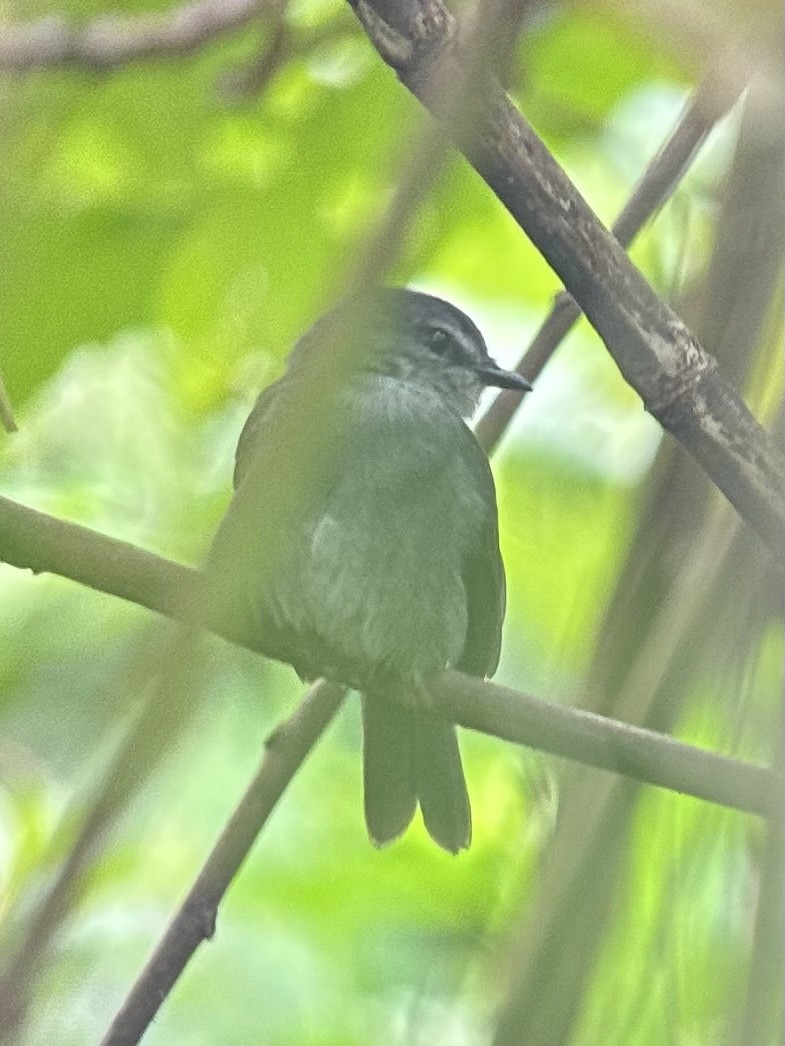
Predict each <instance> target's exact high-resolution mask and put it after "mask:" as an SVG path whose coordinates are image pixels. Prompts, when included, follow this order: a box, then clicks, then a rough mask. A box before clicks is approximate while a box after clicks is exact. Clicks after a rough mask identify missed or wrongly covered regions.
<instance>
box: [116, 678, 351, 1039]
mask: <svg viewBox="0 0 785 1046" xmlns="http://www.w3.org/2000/svg"><path fill="white" fill-rule="evenodd" d="M344 693H345V692H344V691H343V690H342V689H341V688H340V687H336V686H332V685H331V684H329V683H324V682H320V683H317V684H316V685H315V686H314V687H313V688H312V689H311V690H310V691H309V692H308V693H307V694H306V695H305V697H304V699H303V701H302V703H301V704H300V706H299V708H298V709H297V710H296V711H295V713H294V714H293V715H292V716H290V717H289V719H287V720H286V722H285V723H283V724H282V725H281V726H279V727H278V728H277V729H276V730H275V732H274V733H273V734H272V735H271V736H270V737H269V738H268V740H267V745H266V747H265V751H264V756H263V758H262V761H261V764H260V766H259V769H258V770H257V772H256V775H255V776H254V778H253V780H252V781H251V783H250V785H249V786H248V788H247V789H246V792H245V794H244V795H243V797H242V799H241V800H240V803H239V804H238V806H237V808H236V809H235V811H234V813H233V814H232V816H231V818H230V820H229V822H228V823H227V825H226V827H225V828H224V830H223V831H222V832H221V835H220V837H219V839H218V841H217V842H216V844H215V846H214V847H213V849H212V852H211V853H210V856H209V857H208V859H207V861H206V863H205V865H204V867H203V868H202V870H201V872H200V873H199V875H198V876H197V878H196V880H195V881H194V884H193V886H192V887H191V889H190V890H189V892H188V896H187V897H186V899H185V901H184V902H183V904H182V905H181V906H180V908H179V909H178V911H177V914H176V915H175V917H174V919H173V920H172V922H171V923H170V924H169V926H168V928H167V930H166V932H165V933H164V935H163V937H162V938H161V940H160V941H159V942H158V945H157V947H156V949H155V951H154V953H153V955H152V956H151V957H150V959H149V960H148V962H147V964H146V965H145V967H144V969H143V970H142V972H141V974H140V975H139V977H138V979H137V981H136V983H135V984H134V986H133V988H132V989H131V991H130V993H129V995H128V997H127V998H126V1000H125V1002H124V1003H123V1005H122V1008H121V1009H120V1010H119V1011H118V1013H117V1015H116V1016H115V1018H114V1020H113V1021H112V1024H111V1026H110V1028H109V1030H108V1031H107V1033H106V1035H105V1037H104V1038H103V1040H102V1046H131V1044H133V1043H137V1042H138V1041H139V1039H140V1038H141V1037H142V1035H143V1034H144V1031H145V1030H146V1028H147V1027H148V1025H149V1024H150V1022H151V1021H152V1020H153V1018H154V1017H155V1015H156V1013H157V1012H158V1010H159V1009H160V1007H161V1004H162V1003H163V1001H164V999H165V998H166V997H167V995H168V994H169V992H170V991H171V989H172V987H173V986H174V984H175V982H176V981H177V978H178V977H179V976H180V974H181V973H182V972H183V970H184V969H185V967H186V965H187V963H188V961H189V960H190V958H191V956H192V955H193V954H194V952H195V951H196V949H197V948H198V947H199V945H200V944H201V943H202V942H203V941H206V940H210V939H211V938H212V936H213V933H214V931H215V921H216V917H217V913H218V906H219V904H220V903H221V901H222V900H223V897H224V894H225V893H226V891H227V890H228V888H229V886H230V884H231V882H232V880H233V879H234V877H235V875H236V874H237V872H238V871H239V870H240V867H241V866H242V864H243V862H244V860H245V858H246V856H247V855H248V853H249V851H250V849H251V847H252V846H253V844H254V842H255V841H256V838H257V836H258V835H259V833H260V832H261V830H262V828H263V827H264V825H265V823H266V822H267V819H268V817H269V816H270V814H271V813H272V811H273V809H274V808H275V805H276V803H277V802H278V800H279V799H280V798H281V796H282V795H283V793H284V791H285V790H286V788H287V786H288V785H289V783H290V782H291V780H292V778H293V777H294V775H295V774H296V773H297V771H298V770H299V769H300V767H301V766H302V764H303V762H304V761H305V759H306V757H307V755H308V754H309V752H310V751H311V749H312V748H313V746H314V745H315V744H316V742H317V741H318V740H319V738H320V737H321V735H322V734H323V733H324V731H325V729H326V728H327V726H328V725H329V723H330V722H331V721H332V719H333V717H334V716H335V714H336V712H337V711H338V709H339V708H340V706H341V702H342V701H343V698H344Z"/></svg>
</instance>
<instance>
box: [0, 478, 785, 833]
mask: <svg viewBox="0 0 785 1046" xmlns="http://www.w3.org/2000/svg"><path fill="white" fill-rule="evenodd" d="M0 534H2V535H3V547H2V548H0V555H2V558H3V560H4V561H5V562H7V563H11V564H12V565H14V566H18V567H30V568H31V569H33V570H35V571H36V572H41V571H48V572H50V573H55V574H59V575H61V576H63V577H68V578H71V579H72V580H74V581H78V582H80V583H82V584H86V585H89V586H90V587H91V588H95V589H97V590H98V591H100V592H106V593H109V594H111V595H115V596H120V598H122V599H126V600H130V601H132V602H135V603H139V604H140V605H142V606H145V607H147V608H148V609H150V610H155V611H158V612H159V613H161V614H164V615H166V616H174V617H179V618H181V619H183V620H186V621H187V622H188V623H190V624H194V623H197V624H200V625H202V626H203V627H205V628H208V629H210V630H211V631H213V632H216V633H217V634H218V635H222V636H223V637H224V638H226V639H229V640H230V641H232V642H234V643H237V644H239V645H241V646H245V647H248V648H249V649H251V650H255V651H256V652H257V653H260V654H264V655H266V656H274V651H271V650H270V649H269V647H268V646H267V645H266V644H265V641H264V637H262V636H259V635H257V634H255V633H251V630H250V629H249V630H248V631H247V632H246V631H244V630H243V629H242V627H241V626H239V625H238V623H237V622H236V621H234V620H232V621H231V622H230V623H229V624H227V622H226V614H225V613H222V614H221V618H222V620H216V618H215V611H214V610H213V608H212V606H207V607H205V606H204V603H203V602H202V601H198V600H196V599H195V598H193V597H194V596H196V595H197V594H198V593H199V592H200V591H201V587H200V586H201V579H202V574H201V573H200V572H199V571H197V570H193V569H191V568H189V567H184V566H180V565H179V564H176V563H172V562H170V561H169V560H166V559H163V558H162V557H160V556H155V555H153V554H152V553H150V552H144V551H142V550H141V549H138V548H135V547H134V546H133V545H130V544H128V543H126V542H124V541H117V540H115V539H114V538H109V537H106V536H104V535H102V534H98V533H96V532H95V531H93V530H90V529H88V528H87V527H81V526H78V525H77V524H75V523H64V522H62V521H60V520H57V519H55V518H54V517H52V516H47V515H45V514H44V513H41V512H36V511H35V510H34V509H30V508H25V507H24V506H22V505H18V504H16V503H15V502H13V501H9V500H8V499H7V498H0ZM191 593H192V594H193V595H190V594H191ZM428 689H429V692H430V691H432V693H433V699H434V707H435V710H436V711H438V713H439V714H440V715H443V716H444V717H445V718H447V719H451V720H452V721H453V722H456V723H460V724H461V725H463V726H466V727H469V728H470V729H473V730H480V731H482V732H483V733H487V734H492V735H493V736H495V737H501V738H504V739H506V740H508V741H513V742H514V743H516V744H522V745H526V746H527V747H529V748H539V749H541V750H542V751H545V752H550V753H551V754H553V755H559V756H564V757H565V758H568V759H573V760H576V761H577V762H579V763H584V764H586V765H587V766H594V767H598V768H600V769H605V770H613V771H616V772H618V773H623V774H625V775H626V776H628V777H633V778H636V779H637V780H640V781H645V782H648V783H650V784H656V785H660V786H661V787H663V788H670V789H672V790H674V791H677V792H683V793H685V794H687V795H694V796H697V797H698V798H701V799H706V800H708V801H709V802H714V803H720V804H721V805H723V806H729V807H732V808H734V809H737V810H745V811H747V812H749V813H755V814H767V813H771V811H772V810H773V809H777V808H778V803H779V801H780V795H779V789H780V783H781V778H780V776H779V775H778V774H776V773H773V772H772V771H770V770H766V769H764V768H762V767H758V766H753V765H750V764H746V763H743V762H740V761H738V760H735V759H729V758H726V757H725V756H721V755H716V754H714V753H712V752H707V751H705V750H703V749H700V748H696V747H694V746H692V745H688V744H684V743H683V742H681V741H676V740H674V739H673V738H670V737H667V736H665V735H662V734H658V733H655V732H654V731H651V730H642V729H640V728H638V727H633V726H629V725H628V724H626V723H619V722H617V721H615V720H613V719H608V718H606V717H604V716H599V715H595V714H593V713H590V712H584V711H581V710H580V709H576V708H570V707H566V706H563V705H556V704H553V703H551V702H549V701H542V700H539V699H537V698H534V697H529V696H528V695H525V694H521V693H519V692H517V691H514V690H509V689H507V688H504V687H500V686H497V685H495V684H493V683H485V682H482V681H481V680H478V679H470V678H469V677H467V676H463V675H461V674H460V673H458V672H448V673H445V674H444V675H443V676H439V677H438V678H437V679H436V680H434V681H433V682H432V683H429V687H428Z"/></svg>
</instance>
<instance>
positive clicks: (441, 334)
mask: <svg viewBox="0 0 785 1046" xmlns="http://www.w3.org/2000/svg"><path fill="white" fill-rule="evenodd" d="M449 342H450V335H449V334H448V333H447V331H446V330H444V328H443V327H434V328H433V329H432V330H430V331H429V332H428V344H429V345H430V346H431V348H432V349H434V350H435V351H436V352H443V351H444V350H445V348H446V347H447V345H448V344H449Z"/></svg>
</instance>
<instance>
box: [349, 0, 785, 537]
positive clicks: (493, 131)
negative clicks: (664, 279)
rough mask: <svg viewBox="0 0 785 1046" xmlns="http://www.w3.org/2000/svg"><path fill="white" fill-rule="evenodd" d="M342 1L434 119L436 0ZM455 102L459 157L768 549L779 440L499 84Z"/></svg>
mask: <svg viewBox="0 0 785 1046" xmlns="http://www.w3.org/2000/svg"><path fill="white" fill-rule="evenodd" d="M350 2H351V4H352V7H353V8H354V10H355V13H356V14H357V17H358V18H359V20H360V22H361V24H362V25H363V27H364V29H365V31H366V33H367V34H368V36H369V38H370V39H371V42H372V43H373V44H374V46H375V47H376V49H377V51H378V52H379V54H380V55H381V57H382V58H383V59H384V61H385V62H387V64H388V65H390V66H391V67H392V68H393V69H394V70H395V72H396V73H397V75H398V77H399V78H400V79H401V81H402V82H403V83H404V84H405V85H406V87H408V88H409V90H410V91H411V92H412V93H413V94H414V95H415V96H416V97H417V98H419V99H420V101H422V103H423V104H424V105H425V106H426V107H427V108H428V109H429V110H430V111H431V113H432V114H433V115H434V116H435V117H436V118H437V120H439V121H440V122H442V121H443V119H444V105H443V103H442V101H441V100H440V98H439V97H438V96H436V95H434V94H432V93H431V92H429V91H428V90H427V84H428V83H429V82H431V80H432V77H433V70H434V68H438V70H439V71H440V74H441V75H444V76H445V77H446V78H450V77H452V76H455V75H456V74H457V70H459V69H460V67H461V65H462V63H463V62H464V61H465V57H464V53H463V50H464V49H463V46H462V41H461V39H460V36H459V32H458V28H457V24H456V21H455V19H454V18H453V16H452V15H451V14H450V12H449V11H448V10H447V8H446V7H445V6H444V3H443V2H442V0H407V2H406V3H401V2H398V0H350ZM467 103H468V104H469V105H470V107H471V112H470V113H469V114H468V115H467V119H466V120H463V121H461V124H460V125H455V127H454V134H453V137H454V138H455V141H456V143H457V144H458V146H459V147H460V148H461V150H462V151H463V152H464V154H465V156H466V158H467V159H468V160H469V162H470V163H471V164H472V166H473V167H474V168H475V169H476V170H477V172H478V173H479V174H480V176H481V177H482V178H483V179H484V180H485V181H486V182H487V184H488V185H489V187H490V188H491V189H493V191H494V192H495V193H496V195H497V196H498V198H499V199H500V200H501V202H502V203H503V204H504V206H505V207H506V208H507V209H508V211H509V212H510V213H511V214H512V216H513V217H514V218H515V219H516V221H517V222H518V224H519V225H520V226H521V228H522V229H523V230H524V232H525V233H526V234H527V235H528V236H529V238H530V239H531V240H532V242H533V243H534V244H535V246H536V247H537V248H538V249H539V250H540V252H541V253H542V255H543V256H544V257H545V259H546V260H547V261H548V263H549V264H550V265H551V266H552V268H553V269H554V270H555V271H556V273H558V275H559V276H560V278H561V279H562V281H563V282H564V285H565V286H566V288H567V289H568V291H569V292H570V294H571V295H572V297H573V298H574V299H575V301H576V302H577V303H578V305H579V306H580V307H581V309H582V310H583V312H584V313H585V314H586V316H587V318H588V319H589V322H590V323H591V324H592V326H593V327H594V328H595V329H596V330H597V332H598V333H599V335H600V337H601V338H602V339H603V341H604V342H605V345H606V347H607V348H608V351H609V352H610V353H611V355H612V356H613V358H614V360H615V361H616V364H617V365H618V367H619V369H620V371H621V372H622V374H623V376H624V377H625V379H626V380H627V381H628V382H629V384H630V385H631V386H632V387H633V388H634V389H635V390H636V391H637V392H638V393H639V395H640V396H641V398H642V399H643V403H644V406H645V408H646V409H647V410H648V411H649V412H650V413H651V414H652V415H653V416H654V417H656V418H657V419H658V421H659V422H660V423H661V424H662V426H663V427H664V428H665V429H667V430H668V431H669V432H670V433H671V434H672V435H673V436H675V437H676V438H677V439H678V440H679V441H680V442H681V443H682V444H683V446H684V447H686V449H687V450H689V452H690V453H691V454H692V455H693V456H694V457H695V459H696V460H697V461H698V462H699V464H700V465H701V466H702V468H703V469H704V471H705V472H706V474H707V475H708V476H709V478H710V479H711V480H712V481H713V482H714V483H715V484H716V485H717V487H719V489H720V490H722V491H723V493H724V494H725V495H726V497H727V498H728V499H729V500H730V501H731V502H732V504H733V505H734V506H735V508H736V509H737V511H738V512H739V513H740V515H741V516H742V517H743V518H744V519H745V520H746V522H747V523H749V524H750V525H751V526H752V527H753V528H754V529H755V530H756V531H757V532H758V533H759V534H760V535H761V536H762V537H763V539H764V540H765V541H766V542H767V543H768V545H769V546H770V547H771V548H772V549H775V550H777V552H778V553H779V552H780V550H781V547H782V544H783V541H785V496H784V494H785V483H784V481H783V467H782V455H781V453H780V451H779V448H777V447H776V446H775V445H774V443H773V442H772V441H771V440H770V439H769V437H768V435H767V434H766V432H765V431H764V429H763V428H762V427H761V426H760V425H759V424H758V422H757V421H756V420H755V418H754V417H753V416H752V414H751V413H750V412H749V410H748V409H747V407H746V406H745V404H744V402H743V400H742V399H741V397H740V396H739V394H738V393H737V392H736V390H735V389H733V388H732V387H731V386H729V385H728V384H727V383H726V382H725V381H724V380H723V379H722V377H721V376H720V374H719V373H718V371H717V367H716V363H715V361H714V359H713V358H712V357H711V356H710V355H709V354H708V353H707V352H706V351H705V350H704V349H703V348H702V346H701V345H700V344H699V343H698V341H697V340H696V338H695V336H694V335H693V334H692V333H691V331H689V330H688V329H687V327H686V326H685V324H684V323H683V322H682V321H681V320H680V319H679V317H678V316H677V315H676V314H675V313H674V312H673V311H672V310H671V309H670V308H669V307H668V306H667V305H665V303H664V302H662V301H661V300H660V298H659V297H658V296H657V294H656V293H655V292H654V291H653V290H652V288H651V287H650V285H649V284H648V283H647V281H646V279H645V278H644V276H643V275H642V274H641V272H640V271H639V270H638V269H636V268H635V267H634V266H633V264H632V263H631V262H630V260H629V258H628V257H627V255H626V253H625V251H624V249H623V248H622V247H621V245H620V244H619V243H618V241H617V240H615V239H614V237H613V236H612V235H611V233H610V232H609V231H608V230H607V229H605V227H604V226H603V225H602V224H601V223H600V221H599V219H598V218H597V216H596V215H595V214H594V212H593V211H592V210H591V208H590V207H589V205H588V204H587V202H586V201H585V200H584V199H583V197H582V196H581V195H580V193H579V192H578V191H577V190H576V188H575V187H574V186H573V185H572V183H571V182H570V180H569V179H568V178H567V176H566V174H565V173H564V171H563V170H562V169H561V167H560V166H559V165H558V163H557V162H556V160H555V159H554V158H553V156H552V155H551V154H550V152H549V151H548V150H547V148H546V147H545V146H544V144H543V143H542V142H541V140H540V139H539V138H538V137H537V135H536V134H535V132H534V130H533V129H532V128H531V127H530V126H529V125H528V124H527V123H526V121H525V120H524V118H523V116H522V115H521V113H520V112H518V110H517V109H516V108H515V106H514V105H513V103H512V102H511V100H510V99H509V98H508V96H507V95H506V94H505V92H504V91H503V90H502V88H501V86H500V85H499V83H498V82H497V81H496V80H495V79H494V78H493V77H492V76H491V75H487V76H486V77H485V80H484V83H483V85H482V87H481V88H479V89H478V90H476V91H475V92H473V94H472V95H471V97H470V98H467ZM448 130H449V127H448Z"/></svg>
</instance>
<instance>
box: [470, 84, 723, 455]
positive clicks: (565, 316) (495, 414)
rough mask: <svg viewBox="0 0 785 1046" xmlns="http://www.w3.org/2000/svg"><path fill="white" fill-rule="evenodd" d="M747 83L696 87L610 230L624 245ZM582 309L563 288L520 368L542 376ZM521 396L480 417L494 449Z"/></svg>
mask: <svg viewBox="0 0 785 1046" xmlns="http://www.w3.org/2000/svg"><path fill="white" fill-rule="evenodd" d="M742 87H743V84H742V83H740V82H735V83H733V84H731V83H729V82H728V81H727V80H726V79H725V78H720V77H719V76H718V75H717V74H716V73H715V72H712V73H710V74H709V76H707V77H706V79H705V80H704V81H703V83H702V84H701V85H700V86H699V87H698V88H697V90H696V91H695V93H694V95H693V97H692V99H691V100H690V103H689V105H688V106H687V108H686V109H685V111H684V112H683V114H682V115H681V117H680V118H679V121H678V123H677V124H676V127H675V128H674V130H673V132H672V133H671V135H670V136H669V137H668V139H667V140H666V141H665V143H664V144H663V146H662V148H661V149H660V150H659V152H658V153H657V154H656V156H655V157H654V158H653V159H652V161H651V163H650V164H649V165H648V167H647V168H646V170H645V171H644V173H643V175H642V177H641V178H640V180H639V181H638V183H637V184H636V186H635V188H634V189H633V191H632V193H631V195H630V198H629V200H628V201H627V203H626V204H625V205H624V207H623V208H622V210H621V212H620V213H619V215H618V217H617V218H616V221H615V222H614V223H613V225H612V226H611V232H612V233H613V235H614V236H615V237H616V239H617V240H618V241H619V243H620V244H621V245H622V246H623V247H624V248H625V249H626V248H628V247H629V246H630V244H631V243H632V242H633V241H634V239H635V237H636V236H637V235H638V233H639V232H640V230H641V229H642V228H643V226H644V225H645V224H646V222H647V221H649V219H650V218H652V217H653V216H654V215H655V214H656V212H657V211H658V210H659V209H660V208H661V207H662V205H663V204H664V203H665V202H666V201H667V200H668V199H669V198H670V196H671V195H672V194H673V192H674V191H675V190H676V188H677V186H678V185H679V183H680V182H681V180H682V178H683V177H684V175H685V174H686V173H687V171H688V170H689V168H690V165H691V164H692V162H693V160H694V159H695V155H696V153H697V152H698V150H699V149H700V148H701V146H702V145H703V143H704V142H705V141H706V138H707V136H708V135H709V133H710V132H711V130H712V128H713V127H714V126H715V125H716V124H717V123H718V121H719V120H721V119H722V117H723V116H725V115H726V113H727V112H728V110H729V109H730V108H731V107H732V106H733V105H734V104H735V103H736V101H737V100H738V98H739V95H740V94H741V90H742ZM580 315H581V310H580V306H579V305H578V304H577V303H576V302H575V299H574V298H572V297H570V295H569V294H568V293H567V292H566V291H562V292H561V293H560V294H558V295H557V296H556V299H555V301H554V303H553V308H552V309H551V311H550V313H549V314H548V316H547V317H546V319H545V320H544V322H543V323H542V325H541V327H540V329H539V330H538V331H537V333H536V335H535V336H534V338H533V340H532V342H531V344H530V345H529V348H528V349H527V350H526V352H525V353H524V354H523V356H522V357H521V359H520V360H519V361H518V364H517V367H516V370H517V371H518V373H519V374H522V375H523V376H524V377H525V378H528V379H529V381H532V382H533V381H534V380H535V379H536V378H537V377H539V375H540V374H541V373H542V370H543V369H544V367H545V365H546V363H547V362H548V360H549V359H550V358H551V356H552V355H553V353H554V351H555V350H556V348H557V347H558V345H559V344H560V343H561V342H562V341H563V340H564V338H565V337H566V336H567V334H568V333H569V332H570V330H571V329H572V327H573V326H574V325H575V323H576V322H577V321H578V319H579V318H580ZM522 400H523V396H522V394H521V393H519V392H513V391H512V390H506V391H503V392H500V393H499V394H498V395H497V396H496V398H495V399H494V401H493V402H492V403H491V405H490V406H489V407H488V410H487V411H486V412H485V414H484V415H483V416H482V417H481V418H480V420H479V421H478V422H477V425H476V426H475V432H476V434H477V438H478V439H479V441H480V443H481V444H482V445H483V447H485V449H486V451H487V452H488V453H489V454H490V453H491V452H492V451H493V450H494V449H495V448H496V446H498V444H499V441H500V440H501V438H502V436H503V435H504V433H505V431H506V430H507V428H508V426H509V424H510V422H511V421H512V419H513V416H514V415H515V412H516V411H517V409H518V407H519V406H520V404H521V402H522Z"/></svg>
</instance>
